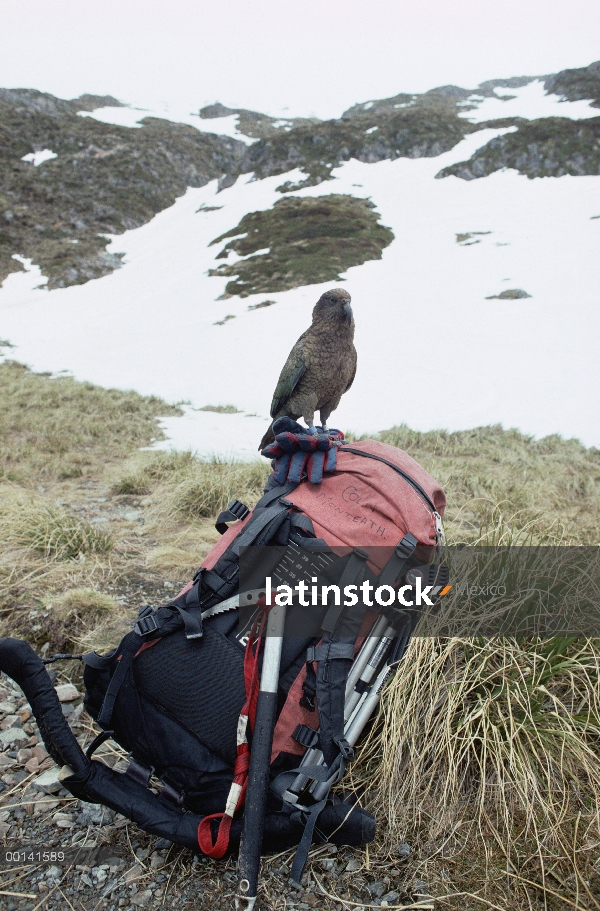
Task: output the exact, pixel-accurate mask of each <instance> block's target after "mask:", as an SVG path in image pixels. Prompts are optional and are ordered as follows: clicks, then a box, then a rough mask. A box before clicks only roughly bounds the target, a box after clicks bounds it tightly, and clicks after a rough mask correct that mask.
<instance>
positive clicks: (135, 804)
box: [62, 760, 375, 854]
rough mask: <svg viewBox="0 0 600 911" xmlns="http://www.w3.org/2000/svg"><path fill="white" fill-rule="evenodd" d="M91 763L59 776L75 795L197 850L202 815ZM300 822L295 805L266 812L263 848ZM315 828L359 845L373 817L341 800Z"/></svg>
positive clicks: (293, 839) (294, 832)
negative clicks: (86, 768) (79, 771)
mask: <svg viewBox="0 0 600 911" xmlns="http://www.w3.org/2000/svg"><path fill="white" fill-rule="evenodd" d="M90 766H91V768H90V769H89V771H88V772H87V773H86V774H84V775H81V776H78V775H72V776H70V777H69V778H64V779H63V782H62V783H63V785H64V786H65V787H66V788H68V790H69V791H70V792H71V794H73V796H74V797H79V798H80V800H86V801H88V803H101V804H103V805H104V806H106V807H110V809H111V810H115V811H116V812H117V813H121V814H122V815H123V816H127V818H128V819H131V820H132V821H133V822H134V823H136V825H138V826H139V827H140V828H141V829H144V831H146V832H150V834H151V835H156V836H157V837H160V838H167V839H168V840H169V841H173V842H175V843H176V844H178V845H181V846H182V847H184V848H189V849H190V850H192V851H195V852H196V853H197V854H201V853H202V852H201V851H200V848H199V846H198V826H199V825H200V823H201V821H202V819H203V817H202V816H199V815H198V814H197V813H190V812H188V811H187V810H184V809H181V808H179V807H176V806H175V805H174V804H170V803H169V802H168V801H167V800H162V799H161V798H160V797H159V796H157V795H156V794H154V793H153V792H152V791H150V790H148V788H146V787H144V785H142V784H140V783H139V782H137V781H134V780H133V779H132V778H131V777H130V776H129V775H127V774H126V773H124V772H115V771H114V769H111V768H109V766H106V765H104V764H103V763H101V762H97V761H96V760H92V762H91V763H90ZM242 822H243V819H242V818H236V819H234V821H233V823H232V825H231V830H230V838H229V849H228V853H230V852H231V851H232V850H237V848H238V847H239V843H240V838H241V834H242ZM304 825H305V819H304V817H303V814H302V813H300V812H298V811H294V812H291V813H290V812H286V811H281V812H270V813H267V814H266V816H265V823H264V831H263V840H262V851H263V852H268V851H281V850H285V849H287V848H292V847H294V846H296V845H297V844H298V843H299V842H300V839H301V838H302V833H303V832H304ZM315 833H316V836H317V838H316V840H318V841H331V842H332V843H333V844H336V845H351V846H354V847H358V846H360V845H364V844H368V843H369V842H371V841H373V839H374V837H375V820H374V818H373V817H372V816H371V815H370V814H369V813H367V812H366V811H365V810H362V809H361V808H360V807H356V806H355V807H352V806H350V805H349V804H345V803H341V802H340V803H338V804H332V805H328V806H326V807H325V808H324V809H323V810H322V812H321V814H320V815H319V818H318V821H317V826H316V829H315ZM215 834H216V833H215Z"/></svg>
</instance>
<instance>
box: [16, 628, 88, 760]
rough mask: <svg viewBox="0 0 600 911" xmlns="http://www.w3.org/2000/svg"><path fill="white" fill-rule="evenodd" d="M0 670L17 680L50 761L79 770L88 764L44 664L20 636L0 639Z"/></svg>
mask: <svg viewBox="0 0 600 911" xmlns="http://www.w3.org/2000/svg"><path fill="white" fill-rule="evenodd" d="M0 671H4V673H5V674H7V675H8V676H9V677H12V679H13V680H14V681H15V683H17V684H18V685H19V686H20V687H21V689H22V690H23V692H24V693H25V696H26V698H27V701H28V702H29V705H30V706H31V710H32V712H33V714H34V715H35V720H36V721H37V724H38V727H39V729H40V734H41V735H42V740H43V741H44V744H45V746H46V749H47V750H48V752H49V754H50V756H51V757H52V759H53V760H54V762H55V763H56V764H57V765H59V766H63V765H67V766H69V767H70V768H71V769H72V770H73V772H76V773H82V772H84V771H85V770H86V769H87V768H88V767H89V765H90V760H89V759H88V758H87V756H86V755H85V753H84V752H83V750H82V749H81V747H80V746H79V744H78V743H77V740H76V739H75V736H74V734H73V732H72V730H71V728H70V727H69V725H68V724H67V722H66V720H65V717H64V715H63V712H62V708H61V705H60V702H59V701H58V696H57V695H56V690H55V689H54V686H53V685H52V681H51V680H50V676H49V674H48V671H47V670H46V666H45V665H44V663H43V661H42V660H41V658H39V657H38V655H36V653H35V652H34V650H33V649H32V648H31V646H30V645H29V644H28V643H27V642H24V641H23V640H22V639H0Z"/></svg>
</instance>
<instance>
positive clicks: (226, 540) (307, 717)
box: [0, 440, 445, 881]
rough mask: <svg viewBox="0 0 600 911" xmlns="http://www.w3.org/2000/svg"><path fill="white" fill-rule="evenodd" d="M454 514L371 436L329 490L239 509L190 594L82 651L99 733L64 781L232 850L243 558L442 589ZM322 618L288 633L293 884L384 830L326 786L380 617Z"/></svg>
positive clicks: (285, 746)
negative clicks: (328, 856)
mask: <svg viewBox="0 0 600 911" xmlns="http://www.w3.org/2000/svg"><path fill="white" fill-rule="evenodd" d="M444 507H445V496H444V492H443V490H442V488H441V487H440V485H439V484H438V483H437V482H436V481H435V480H434V479H433V478H432V477H431V476H430V475H429V474H428V473H427V472H426V471H425V470H424V469H423V468H422V467H421V466H420V465H418V463H417V462H415V461H414V459H412V458H411V457H410V456H409V455H408V454H407V453H405V452H403V451H401V450H399V449H397V448H395V447H393V446H389V445H386V444H383V443H379V442H376V441H373V440H367V441H361V442H359V443H355V444H353V445H351V446H348V445H341V446H340V447H339V448H338V449H337V468H336V470H335V471H334V472H332V473H329V474H326V475H324V476H323V479H322V481H321V482H320V483H318V484H315V483H310V481H309V479H308V478H304V479H303V480H301V481H300V482H291V481H288V482H286V483H284V484H283V485H280V484H277V483H276V482H275V481H274V477H273V475H272V476H271V478H270V480H269V482H268V484H267V487H266V488H265V493H264V496H263V497H262V498H261V499H260V500H259V501H258V503H257V504H256V506H255V508H254V509H253V510H251V511H250V510H249V509H248V508H247V507H246V506H245V505H244V504H243V503H241V502H240V501H237V500H235V501H232V502H231V503H230V504H229V506H228V508H227V509H226V510H225V511H224V512H223V513H222V514H221V515H220V516H219V517H218V519H217V522H216V527H217V529H218V530H219V531H220V532H221V533H222V537H221V539H220V541H219V542H218V543H217V544H216V545H215V546H214V547H213V549H212V550H211V551H210V553H209V554H208V556H207V557H206V559H205V560H204V562H203V564H202V566H201V567H200V568H199V570H198V571H197V573H196V574H195V576H194V578H193V579H192V580H191V581H190V582H189V583H188V584H187V585H186V586H185V588H184V589H183V590H182V591H181V592H180V593H179V595H178V596H177V597H175V598H174V599H173V601H172V602H170V603H169V604H167V605H164V606H161V607H159V608H157V609H153V608H152V607H150V606H144V607H143V608H141V609H140V611H139V615H138V619H137V623H136V625H135V628H134V629H133V631H132V632H131V633H129V634H128V635H126V636H125V637H124V638H123V640H122V641H121V643H120V644H119V645H118V646H117V648H116V649H114V650H113V651H112V652H111V653H109V654H108V655H104V656H101V655H98V654H96V653H91V654H89V655H86V656H84V657H83V660H84V662H85V670H84V684H85V707H86V709H87V711H88V712H89V714H90V715H91V716H92V717H93V718H94V719H95V720H96V721H97V723H98V724H99V726H100V727H101V728H102V729H103V731H102V733H101V734H100V735H99V736H98V737H97V738H96V740H95V741H94V742H93V743H92V744H91V745H90V747H89V749H88V751H87V757H86V759H87V765H86V766H85V768H83V767H81V768H80V769H75V770H74V774H71V775H68V776H67V777H65V778H64V780H63V784H64V786H65V787H67V788H69V790H70V791H71V792H72V793H73V794H74V795H75V796H78V797H80V798H81V799H84V800H87V801H91V802H101V803H104V804H105V805H107V806H109V807H111V808H112V809H115V810H117V811H118V812H120V813H123V814H124V815H126V816H128V817H129V818H131V819H133V820H134V821H135V822H137V824H138V825H140V826H141V828H143V829H146V830H147V831H149V832H151V833H153V834H156V835H161V836H163V837H166V838H169V840H171V841H174V842H177V843H179V844H182V845H184V846H186V847H189V848H192V849H193V850H195V851H200V852H202V853H204V854H206V855H209V856H212V857H222V856H224V854H225V853H226V852H227V851H229V850H230V849H231V848H233V847H235V846H236V845H237V844H238V842H239V837H240V831H241V823H240V816H241V810H242V808H243V803H244V795H245V787H246V782H247V771H248V764H249V763H248V758H249V752H250V750H251V742H250V743H249V741H251V730H252V722H253V703H254V706H255V704H256V682H257V679H258V673H259V670H260V662H261V651H260V637H259V636H257V629H256V626H257V621H256V620H255V622H254V628H253V629H249V628H244V627H243V624H241V622H240V615H241V609H240V607H239V591H238V588H239V579H240V563H243V560H244V555H245V554H247V553H248V552H249V551H253V549H254V548H260V549H262V550H266V551H268V552H269V554H272V555H273V557H272V559H271V564H272V567H273V569H272V572H273V575H274V577H275V578H277V573H280V574H281V573H282V572H283V571H284V570H285V572H287V573H288V577H289V575H290V574H291V576H292V577H294V578H296V577H297V574H298V571H299V568H301V567H304V565H306V566H308V570H307V572H308V574H309V575H310V573H311V572H313V571H314V565H315V563H314V561H317V562H318V561H321V563H323V561H325V564H326V566H327V569H328V572H329V573H330V575H329V578H330V579H337V580H338V581H340V585H342V584H348V583H354V584H357V583H359V582H360V581H362V580H364V579H367V578H368V579H371V580H372V581H373V582H375V583H376V582H377V581H378V580H379V582H380V583H381V582H382V580H385V581H386V582H388V583H389V584H391V585H393V584H394V583H396V582H397V580H398V579H399V578H400V579H402V578H405V575H406V573H407V571H409V570H411V568H414V567H418V568H419V570H418V571H419V572H421V573H422V572H423V571H424V570H425V571H426V572H428V573H429V576H428V578H431V579H432V580H433V579H434V577H435V578H438V577H439V569H440V566H439V564H435V563H432V562H431V560H432V557H435V555H436V554H437V552H438V551H439V548H440V545H441V543H442V539H443V537H442V536H443V531H442V525H441V517H442V516H443V512H444ZM311 560H312V561H313V562H311ZM294 561H295V562H294ZM302 561H305V563H303V562H302ZM290 567H291V569H290ZM292 570H293V571H292ZM436 574H437V575H436ZM280 578H283V576H281V575H280ZM439 588H441V586H438V587H437V590H439ZM323 609H324V611H325V616H324V620H323V630H324V632H323V635H321V636H320V637H316V636H314V635H308V636H301V635H294V636H286V638H285V639H284V640H283V649H282V658H281V665H280V671H279V689H278V706H277V722H276V726H275V732H274V737H273V745H272V752H271V792H270V796H269V802H268V806H267V816H266V818H265V831H264V838H263V850H269V849H271V848H275V847H276V848H277V849H278V850H281V849H282V848H284V847H291V846H293V845H298V843H300V850H299V853H298V854H297V857H296V860H295V862H294V867H293V869H292V878H294V879H296V880H297V881H299V880H300V878H301V874H302V871H303V869H304V864H305V862H306V857H307V854H308V849H309V847H310V843H311V842H312V841H313V840H317V841H323V840H331V841H333V842H334V843H336V844H350V845H360V844H365V843H368V842H370V841H372V839H373V838H374V835H375V820H374V819H373V817H372V816H371V815H370V814H369V813H367V812H366V811H365V810H363V809H361V808H360V807H358V806H355V805H352V803H349V802H348V800H347V799H346V798H344V797H339V796H337V795H335V794H334V796H333V797H331V796H330V795H329V787H330V786H331V783H332V782H333V783H335V782H336V781H337V780H339V779H340V778H341V776H342V775H343V772H344V767H345V764H346V762H347V761H348V760H349V759H351V758H352V752H353V751H352V746H353V744H352V743H350V742H349V740H351V739H352V738H350V737H348V739H346V736H345V728H344V724H345V721H344V719H345V699H346V695H347V693H346V690H347V684H348V675H349V673H350V669H351V668H352V667H353V660H354V656H355V654H356V652H357V651H358V649H359V647H360V646H361V644H362V643H363V642H364V641H365V637H366V636H368V633H369V630H370V629H372V628H373V629H375V627H376V624H377V622H378V618H380V617H381V616H382V615H383V613H384V611H383V610H382V609H380V608H378V607H377V608H375V609H373V610H371V609H369V610H368V611H367V612H366V613H365V612H364V608H362V613H361V614H360V617H359V620H358V625H355V627H353V628H352V632H351V633H350V634H348V626H347V625H346V627H344V622H345V621H346V620H347V617H345V613H346V612H345V611H344V609H343V608H341V607H339V606H337V605H336V604H332V605H329V604H325V605H324V608H323ZM408 615H410V616H409V618H408V626H406V627H405V628H403V630H402V635H398V637H397V639H395V640H394V643H393V646H392V650H391V652H390V653H389V657H388V659H387V661H388V666H389V667H392V666H394V664H395V662H397V661H398V660H400V658H401V657H402V654H403V652H404V650H405V648H406V644H407V642H408V639H409V637H410V634H411V632H412V628H413V627H414V625H415V623H416V622H417V621H418V611H413V612H408ZM408 615H407V616H408ZM384 625H385V624H384ZM344 632H345V633H346V634H344ZM9 641H12V640H9ZM0 663H1V662H0ZM354 682H355V683H356V687H357V688H358V686H359V683H360V681H358V683H357V682H356V681H354ZM108 737H111V738H113V739H114V740H115V741H116V742H118V743H119V744H120V745H121V746H122V747H123V748H124V749H125V750H127V751H128V752H129V753H130V763H129V767H128V769H127V771H126V773H123V774H119V773H116V772H114V771H113V770H112V769H109V768H108V767H106V766H104V765H103V764H102V763H98V762H94V761H91V757H92V755H93V752H94V751H95V749H97V747H98V746H99V745H100V743H102V742H103V741H104V740H106V739H107V738H108ZM319 751H320V752H319ZM315 756H317V757H321V758H320V760H319V761H320V762H321V766H320V767H319V768H321V769H325V772H323V771H321V772H320V773H319V771H318V768H317V766H315V765H314V763H313V764H312V765H310V764H309V765H308V766H306V765H305V766H302V757H305V759H306V758H307V757H315ZM299 763H300V765H299ZM303 769H304V771H305V772H310V773H311V774H312V776H313V778H315V780H316V781H317V782H319V781H321V782H328V783H327V785H326V786H325V784H321V785H319V787H320V793H319V794H318V799H317V797H314V798H311V796H310V794H305V795H304V796H303V797H299V796H298V793H295V792H294V788H293V782H294V781H295V780H297V779H298V774H299V772H302V770H303ZM332 770H333V771H332ZM68 771H71V770H68ZM319 775H320V778H319ZM319 787H318V788H317V791H315V792H314V793H315V794H317V792H318V791H319ZM296 790H297V789H296Z"/></svg>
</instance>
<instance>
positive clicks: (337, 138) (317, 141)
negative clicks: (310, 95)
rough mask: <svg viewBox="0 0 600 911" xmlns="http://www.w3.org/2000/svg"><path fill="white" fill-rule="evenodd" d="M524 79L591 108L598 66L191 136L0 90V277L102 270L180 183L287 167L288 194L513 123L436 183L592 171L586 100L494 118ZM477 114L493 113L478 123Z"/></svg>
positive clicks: (233, 112) (213, 118)
mask: <svg viewBox="0 0 600 911" xmlns="http://www.w3.org/2000/svg"><path fill="white" fill-rule="evenodd" d="M535 78H539V79H540V80H543V89H544V91H545V92H546V96H547V95H548V93H555V94H554V95H553V96H552V97H553V98H554V99H555V101H560V100H561V99H563V100H564V99H568V100H569V101H570V102H571V107H573V105H577V104H579V105H582V104H583V101H582V100H585V99H592V104H594V105H596V106H598V105H599V104H600V63H594V64H591V65H590V66H589V67H584V68H581V69H578V70H564V71H562V72H561V73H557V74H555V75H552V76H544V77H524V76H522V77H514V78H509V79H499V80H488V81H487V82H485V83H482V85H480V86H479V87H478V88H477V89H475V90H471V89H464V88H460V87H458V86H442V87H440V88H437V89H432V90H431V91H429V92H426V93H424V94H422V95H410V94H406V93H404V94H398V95H395V96H393V97H390V98H385V99H380V100H374V101H367V102H362V103H360V104H356V105H354V106H353V107H352V108H350V109H349V110H347V111H346V112H344V113H343V114H342V116H341V117H340V118H338V119H334V120H328V121H319V120H316V119H312V120H309V119H302V118H292V119H289V120H277V119H275V118H273V117H269V116H268V115H265V114H260V113H258V112H255V111H246V110H239V109H233V108H226V107H224V106H223V105H220V104H215V105H210V106H208V107H205V108H203V109H202V110H201V111H200V112H199V114H198V115H196V118H197V120H196V121H195V125H196V126H197V128H194V126H190V125H189V123H188V124H184V123H173V122H171V121H168V120H164V119H160V118H159V117H156V116H149V117H145V118H142V119H141V120H138V122H137V123H135V124H134V125H135V127H137V128H132V127H131V126H119V125H117V124H112V123H107V122H106V120H105V119H104V120H98V119H95V118H94V116H93V115H92V116H86V117H81V116H78V112H87V113H90V112H93V111H95V110H98V109H102V110H103V111H104V112H108V116H110V111H111V109H112V110H115V111H118V110H121V111H123V110H125V111H127V110H128V109H126V108H123V107H122V106H121V107H119V106H120V102H118V101H116V100H115V99H114V98H110V97H97V96H88V95H86V96H82V97H81V98H78V99H75V100H73V101H65V100H63V99H58V98H54V97H53V96H52V95H48V94H44V93H42V92H37V91H35V90H32V89H4V90H0V186H1V188H2V189H1V190H0V281H2V280H3V279H4V278H5V277H6V276H7V275H8V274H9V273H10V272H12V271H17V270H19V269H21V268H22V265H21V263H20V262H19V261H18V260H16V259H14V256H15V255H17V256H19V257H25V258H27V259H31V260H33V261H34V262H35V263H37V264H39V265H40V266H41V267H42V269H43V272H44V275H46V276H47V277H48V280H49V281H48V287H49V288H59V287H65V286H67V285H73V284H81V283H83V282H86V281H88V280H89V279H92V278H98V277H101V276H103V275H106V274H107V273H109V272H110V271H112V270H113V269H115V268H117V267H118V266H119V265H120V258H119V256H117V255H115V254H113V253H108V252H107V251H106V245H107V240H106V238H105V237H104V235H105V234H121V233H122V232H123V231H125V230H128V229H131V228H134V227H138V226H140V225H143V224H145V223H147V222H148V221H149V220H150V219H151V218H152V217H153V216H154V215H155V214H156V213H158V212H160V211H162V210H163V209H165V208H167V207H168V206H170V205H172V204H173V202H174V201H175V199H176V198H177V197H179V196H181V195H182V194H183V193H184V192H185V190H186V188H187V187H201V186H204V185H205V184H206V183H208V181H210V180H212V179H215V178H218V179H219V180H220V187H221V188H226V187H228V186H231V185H233V183H235V181H236V180H237V178H238V177H239V176H240V175H243V174H248V173H252V174H253V175H254V177H255V178H257V179H264V178H266V177H270V176H275V175H284V174H286V173H288V172H290V171H292V170H299V172H300V173H299V174H298V176H297V177H296V179H295V180H289V179H288V180H282V182H281V183H280V185H279V187H278V189H279V191H280V192H282V193H289V192H294V191H296V190H298V189H301V188H302V187H307V186H316V185H318V184H320V183H321V182H322V181H324V180H331V178H332V172H333V170H334V169H335V168H337V167H339V166H340V165H341V164H343V163H344V162H347V161H350V160H352V159H355V160H357V161H361V162H366V163H376V162H379V161H384V160H392V161H393V160H395V159H397V158H402V157H407V158H412V159H417V158H423V157H436V156H439V155H442V154H444V153H445V152H447V151H448V150H450V149H451V148H453V147H454V146H456V145H457V143H458V142H460V141H461V140H462V139H463V138H465V137H466V136H468V135H469V134H471V133H473V132H475V131H477V130H480V129H483V128H485V127H486V126H494V127H508V126H516V127H517V129H518V133H516V134H514V135H512V136H510V137H502V139H501V140H498V141H496V140H494V143H495V144H494V145H492V146H489V147H488V148H486V149H485V150H478V151H477V152H476V153H475V156H474V157H473V159H472V160H471V161H470V162H467V163H459V164H457V165H455V166H453V167H454V170H452V171H444V172H442V173H441V174H440V176H447V175H448V174H450V173H452V174H455V175H456V176H460V177H464V178H466V179H471V178H472V177H474V176H483V175H485V174H489V173H491V172H492V171H493V170H497V169H498V168H502V167H512V168H515V169H517V170H518V171H520V172H521V173H525V174H527V175H528V176H544V175H553V176H560V175H562V174H573V175H586V174H597V173H598V167H599V155H600V153H599V150H598V133H599V131H600V126H599V124H600V120H598V122H596V121H595V120H591V121H588V122H587V123H586V124H581V122H580V121H579V120H572V119H569V117H572V116H577V117H582V116H583V117H594V114H595V112H594V111H593V110H589V108H588V107H587V105H583V106H584V107H586V108H587V110H586V111H585V112H584V113H583V114H582V113H581V112H579V113H577V114H576V115H574V114H571V113H570V109H569V111H567V110H565V109H566V108H569V105H568V104H567V105H564V104H563V105H560V104H554V106H553V109H552V113H556V114H559V113H568V116H567V117H561V118H560V119H559V118H558V117H552V118H551V119H548V118H546V119H545V120H536V121H534V122H532V123H527V122H526V121H524V120H523V118H522V117H520V116H518V114H517V115H514V116H504V110H502V108H503V107H506V114H509V112H510V109H511V102H510V100H506V99H511V97H514V96H513V95H511V94H510V93H511V92H516V93H518V92H519V91H520V90H521V89H522V88H523V87H527V86H528V85H529V84H531V83H532V81H533V80H534V79H535ZM541 85H542V82H540V86H541ZM517 101H518V99H517ZM517 107H518V106H517ZM547 107H549V109H550V108H551V107H552V105H550V106H547ZM561 108H562V109H563V110H561ZM488 110H490V111H493V112H494V113H493V116H492V117H490V118H488V119H486V117H485V112H486V111H488ZM98 116H100V115H98ZM540 116H543V115H540ZM228 118H229V119H232V118H233V119H235V118H237V122H238V131H237V134H236V135H238V136H240V135H241V136H242V138H243V137H244V135H245V136H246V137H250V139H248V141H247V142H246V141H240V139H238V138H233V135H227V136H225V135H219V129H224V124H225V121H226V120H227V119H228ZM190 122H194V121H193V120H190ZM213 123H214V129H215V133H209V132H206V129H207V128H208V129H210V127H211V126H212V124H213ZM44 150H50V151H51V152H52V153H54V155H55V157H53V158H52V159H49V160H46V161H44V163H43V164H41V165H40V166H39V167H36V166H35V165H34V164H33V163H32V162H31V161H29V162H25V161H23V160H22V159H23V157H24V156H26V157H29V158H31V157H32V154H34V153H40V152H42V151H44Z"/></svg>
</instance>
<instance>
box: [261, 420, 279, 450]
mask: <svg viewBox="0 0 600 911" xmlns="http://www.w3.org/2000/svg"><path fill="white" fill-rule="evenodd" d="M274 441H275V434H274V433H273V422H271V424H270V425H269V429H268V430H267V432H266V433H265V435H264V437H263V438H262V440H261V441H260V444H259V447H258V451H259V452H260V451H261V449H264V448H265V446H268V445H269V444H270V443H273V442H274Z"/></svg>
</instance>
